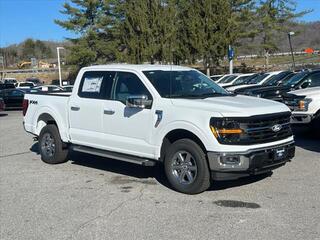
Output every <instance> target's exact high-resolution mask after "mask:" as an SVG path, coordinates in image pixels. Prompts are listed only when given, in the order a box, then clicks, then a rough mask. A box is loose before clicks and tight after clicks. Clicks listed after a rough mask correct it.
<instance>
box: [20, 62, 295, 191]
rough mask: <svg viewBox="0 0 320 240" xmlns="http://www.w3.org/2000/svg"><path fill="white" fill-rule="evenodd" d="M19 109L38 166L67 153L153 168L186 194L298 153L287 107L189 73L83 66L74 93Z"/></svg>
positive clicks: (28, 100)
mask: <svg viewBox="0 0 320 240" xmlns="http://www.w3.org/2000/svg"><path fill="white" fill-rule="evenodd" d="M23 106H24V108H23V113H24V128H25V130H26V131H27V132H29V133H31V134H33V135H35V136H36V137H37V138H38V141H39V151H40V154H41V159H42V160H43V161H44V162H46V163H49V164H56V163H63V162H66V161H67V155H68V150H69V149H72V150H73V151H77V152H83V153H89V154H95V155H99V156H105V157H109V158H113V159H117V160H122V161H127V162H131V163H136V164H140V165H143V166H153V165H155V164H156V163H159V164H163V165H164V172H165V175H166V176H167V179H168V181H169V183H170V184H171V186H172V187H173V188H174V189H175V190H177V191H180V192H183V193H187V194H195V193H199V192H202V191H205V190H206V189H207V188H208V187H209V186H210V182H211V179H213V180H226V179H237V178H241V177H244V176H249V175H254V174H261V173H265V172H269V171H271V170H273V169H275V168H277V167H280V166H283V165H284V164H285V163H286V162H288V161H289V160H290V159H292V158H293V156H294V152H295V147H294V140H293V135H292V132H291V129H290V125H289V122H290V115H291V112H290V109H289V108H288V107H287V106H286V105H284V104H282V103H278V102H274V101H269V100H265V99H259V98H254V97H248V96H240V95H238V96H237V95H234V94H230V93H228V92H227V91H226V90H224V89H223V88H221V87H219V86H218V85H217V84H215V83H214V82H213V81H212V80H211V79H210V78H208V77H207V76H206V75H204V74H202V73H201V72H199V71H197V70H194V69H192V68H187V67H179V66H164V65H126V64H115V65H102V66H92V67H86V68H82V69H81V70H80V71H79V74H78V76H77V78H76V81H75V84H74V89H73V91H72V93H47V94H43V93H42V94H38V93H31V94H26V95H25V99H24V103H23ZM128 167H129V166H128Z"/></svg>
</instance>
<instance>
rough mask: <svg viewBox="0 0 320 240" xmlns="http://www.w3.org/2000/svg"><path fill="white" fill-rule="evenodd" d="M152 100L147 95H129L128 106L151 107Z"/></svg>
mask: <svg viewBox="0 0 320 240" xmlns="http://www.w3.org/2000/svg"><path fill="white" fill-rule="evenodd" d="M151 105H152V100H149V99H148V96H146V95H136V96H129V97H127V101H126V106H127V107H129V108H142V109H143V108H150V107H151Z"/></svg>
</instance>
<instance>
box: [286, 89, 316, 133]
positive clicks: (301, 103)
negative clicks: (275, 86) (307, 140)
mask: <svg viewBox="0 0 320 240" xmlns="http://www.w3.org/2000/svg"><path fill="white" fill-rule="evenodd" d="M284 102H285V104H287V105H288V107H289V108H290V109H291V110H292V117H291V123H292V124H310V123H312V124H313V123H314V124H318V125H320V87H312V88H306V89H300V90H296V91H292V92H290V93H289V94H288V95H287V96H286V97H285V99H284ZM319 127H320V126H319Z"/></svg>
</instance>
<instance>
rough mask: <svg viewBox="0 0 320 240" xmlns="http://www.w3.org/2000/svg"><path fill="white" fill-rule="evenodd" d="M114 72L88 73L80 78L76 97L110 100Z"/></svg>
mask: <svg viewBox="0 0 320 240" xmlns="http://www.w3.org/2000/svg"><path fill="white" fill-rule="evenodd" d="M115 74H116V73H115V72H107V71H88V72H85V73H84V74H83V76H82V79H81V82H80V86H79V90H78V95H79V97H81V98H94V99H110V96H111V88H112V84H113V79H114V77H115Z"/></svg>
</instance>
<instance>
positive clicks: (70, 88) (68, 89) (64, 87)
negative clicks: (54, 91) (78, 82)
mask: <svg viewBox="0 0 320 240" xmlns="http://www.w3.org/2000/svg"><path fill="white" fill-rule="evenodd" d="M62 88H63V90H64V91H65V92H72V90H73V85H66V86H63V87H62Z"/></svg>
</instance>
